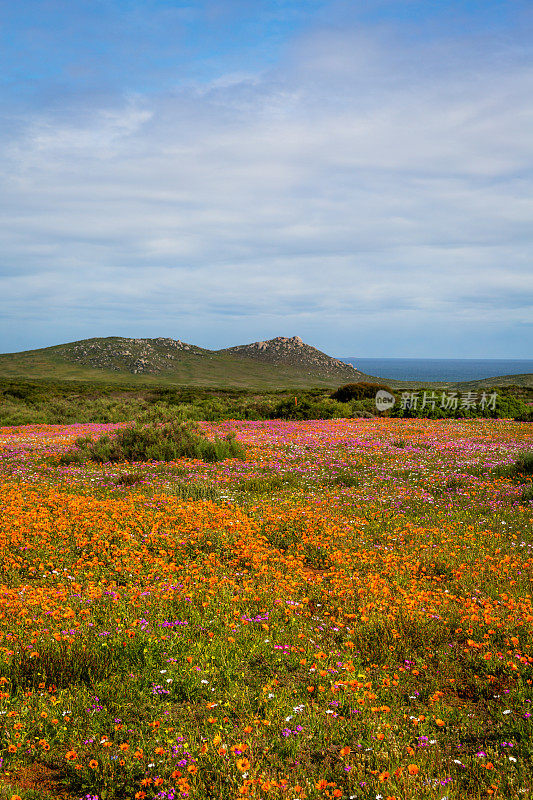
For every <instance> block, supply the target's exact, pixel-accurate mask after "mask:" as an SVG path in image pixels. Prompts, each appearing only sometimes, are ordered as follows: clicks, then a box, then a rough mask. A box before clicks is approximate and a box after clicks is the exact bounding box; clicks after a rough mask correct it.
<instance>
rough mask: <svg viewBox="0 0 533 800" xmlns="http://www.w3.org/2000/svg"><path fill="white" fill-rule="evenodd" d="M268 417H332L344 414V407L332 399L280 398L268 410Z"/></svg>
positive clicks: (340, 416)
mask: <svg viewBox="0 0 533 800" xmlns="http://www.w3.org/2000/svg"><path fill="white" fill-rule="evenodd" d="M269 416H270V419H334V418H335V417H337V418H342V417H345V416H346V407H345V406H343V405H341V404H340V403H336V402H334V401H333V400H329V399H326V400H322V401H318V402H317V401H313V400H308V399H306V398H303V399H298V402H297V403H295V402H294V399H293V398H290V399H287V400H282V401H281V402H280V403H278V404H277V405H275V406H274V408H273V409H272V410H271V411H270V414H269Z"/></svg>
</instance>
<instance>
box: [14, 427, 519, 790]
mask: <svg viewBox="0 0 533 800" xmlns="http://www.w3.org/2000/svg"><path fill="white" fill-rule="evenodd" d="M119 427H121V426H120V425H71V426H44V425H43V426H25V427H19V428H3V429H0V502H1V509H2V510H1V516H0V536H1V544H2V547H1V551H0V559H1V561H0V563H1V576H0V716H1V720H0V725H1V727H0V798H7V800H13V798H22V800H39V798H42V799H43V800H44V798H48V799H50V798H63V800H78V799H79V798H85V799H86V800H113V799H114V798H117V800H118V799H119V798H124V800H133V798H135V799H136V800H144V798H146V800H152V798H161V800H174V798H176V800H177V799H178V798H191V799H192V798H198V799H199V800H204V799H206V798H228V799H229V798H231V800H236V798H240V797H244V798H246V797H248V798H252V797H253V798H265V800H266V799H267V798H268V799H269V800H274V799H275V800H277V799H278V798H288V800H297V798H300V799H301V800H304V799H305V798H309V800H315V799H317V800H318V798H321V799H322V798H323V799H324V800H326V799H327V800H331V798H345V800H355V798H357V800H375V799H376V798H378V800H380V799H381V798H383V800H415V799H418V798H434V799H435V800H443V798H448V800H452V798H453V799H454V800H459V799H462V798H482V797H485V798H486V797H490V796H492V797H499V798H524V797H526V798H527V797H533V683H532V681H533V636H532V632H533V583H532V568H533V535H532V527H531V521H532V510H533V504H532V502H531V501H530V500H528V499H527V495H526V494H524V487H525V485H526V484H527V481H526V479H525V477H524V479H523V480H520V479H516V477H514V478H513V477H512V476H511V475H510V470H509V465H511V464H513V463H514V461H515V460H516V457H517V455H518V454H519V453H520V452H521V451H523V450H524V449H528V448H531V447H532V446H533V444H532V432H531V426H530V425H528V424H526V423H518V422H511V421H506V420H464V421H455V420H444V421H430V420H419V419H410V420H405V419H385V418H381V419H355V420H342V419H341V420H328V421H321V420H317V421H310V422H309V421H307V422H281V421H270V422H235V421H227V422H223V423H217V424H209V425H208V424H204V426H203V427H204V429H205V430H206V431H207V432H208V434H209V435H213V434H217V435H223V434H226V433H227V432H228V431H235V432H236V435H237V438H238V439H239V440H240V441H241V442H242V443H243V444H244V446H245V447H246V459H245V460H237V459H231V460H227V461H224V462H220V463H213V464H205V463H202V462H199V461H193V460H187V459H183V460H181V461H178V462H172V463H138V464H120V465H110V464H108V465H97V464H82V465H80V464H72V465H69V466H64V465H61V464H60V463H59V457H60V455H61V454H62V453H63V452H64V451H65V450H66V449H67V448H69V447H70V446H71V444H72V442H73V441H74V439H75V438H76V437H77V436H80V435H93V436H97V435H99V434H101V433H104V432H109V431H110V430H113V429H117V428H119ZM191 487H193V489H194V491H193V490H192V489H191ZM194 493H196V494H194Z"/></svg>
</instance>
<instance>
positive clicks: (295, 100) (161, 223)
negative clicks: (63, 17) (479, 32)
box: [0, 32, 533, 355]
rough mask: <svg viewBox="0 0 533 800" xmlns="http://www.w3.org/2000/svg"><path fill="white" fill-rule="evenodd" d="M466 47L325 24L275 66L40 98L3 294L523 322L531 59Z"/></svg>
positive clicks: (9, 190) (165, 314) (6, 207)
mask: <svg viewBox="0 0 533 800" xmlns="http://www.w3.org/2000/svg"><path fill="white" fill-rule="evenodd" d="M466 46H467V45H465V47H466ZM465 53H466V50H465V51H461V52H460V53H458V52H456V51H451V50H450V51H446V49H442V48H440V49H436V50H435V51H434V52H431V51H428V50H421V49H420V50H418V51H417V50H416V49H415V50H412V51H410V50H409V49H408V48H405V47H401V46H400V45H398V44H396V45H394V46H393V43H392V42H391V41H390V40H389V41H380V40H377V39H369V38H367V39H365V38H364V37H362V36H354V35H352V34H350V33H349V32H347V33H336V34H333V33H331V32H329V33H326V34H322V35H320V34H319V33H315V34H313V35H312V36H310V37H308V38H307V39H302V40H301V41H299V42H298V43H297V44H296V45H295V46H294V49H293V51H292V53H290V54H289V55H288V56H287V59H286V61H285V62H284V63H283V64H282V65H280V66H279V67H278V68H277V69H276V70H273V71H271V72H270V73H268V74H266V73H265V74H262V75H255V76H249V75H243V76H241V75H235V74H231V75H227V76H224V75H222V76H220V77H219V78H217V79H216V80H215V81H213V83H212V84H211V85H210V86H208V87H203V88H202V89H201V90H200V89H199V88H198V87H194V86H191V87H189V88H185V89H182V90H180V91H179V92H176V93H174V94H168V93H167V94H163V95H159V96H156V95H153V96H144V97H141V96H135V97H127V98H125V99H124V100H123V101H121V103H120V104H118V105H117V106H116V107H115V108H109V107H106V108H90V107H87V108H86V109H85V110H84V111H83V112H81V111H80V110H79V108H78V109H77V110H76V111H75V112H73V114H72V116H71V117H70V118H69V116H68V113H67V111H68V109H62V111H61V114H59V113H57V114H56V116H54V115H49V116H40V117H38V118H28V119H27V121H26V125H25V127H24V130H23V132H22V133H19V135H18V137H17V138H15V139H10V140H7V139H6V141H5V142H4V155H3V157H2V160H1V162H0V169H1V179H2V183H3V186H4V191H3V200H2V201H1V202H2V209H1V210H2V214H1V218H0V237H1V241H2V264H3V267H4V269H3V272H4V277H3V278H0V292H1V296H2V298H3V302H4V303H5V304H6V305H5V308H6V310H7V309H8V310H9V312H10V313H11V314H13V313H14V312H16V310H17V309H19V310H20V312H21V313H24V314H25V315H27V314H29V313H30V309H31V308H32V307H33V308H34V309H36V310H37V309H40V311H39V313H42V309H43V308H46V307H49V308H53V309H55V312H56V313H57V312H59V313H61V310H63V312H64V313H65V314H66V315H67V316H69V315H72V316H74V317H75V316H76V309H78V308H79V309H85V308H86V305H87V298H88V297H89V298H91V305H92V316H91V319H94V318H95V317H94V315H95V314H96V315H97V314H98V313H100V317H99V319H100V320H101V324H104V322H105V320H107V319H109V317H108V314H109V298H110V297H112V298H113V302H112V306H113V309H114V312H113V313H114V320H115V321H117V320H118V322H119V324H120V321H121V320H123V321H124V323H126V322H127V323H128V324H130V321H131V318H132V314H133V313H134V311H135V309H137V310H138V315H139V317H142V318H143V319H145V320H146V319H152V320H153V323H154V326H156V325H157V321H158V320H169V319H171V318H172V317H174V318H175V317H176V315H178V314H179V315H180V324H181V325H183V327H184V328H185V329H188V328H190V329H192V328H193V327H194V325H195V324H197V323H198V320H199V318H202V319H203V320H204V327H207V328H210V329H212V330H216V327H217V319H219V318H224V319H227V318H228V316H229V317H231V309H232V308H233V309H234V310H235V316H236V317H239V318H242V317H246V318H247V319H248V326H249V331H250V333H249V336H248V338H250V339H253V338H263V336H265V335H267V334H268V333H269V332H270V331H266V332H263V331H261V330H260V329H259V325H260V324H263V323H264V320H265V319H266V318H272V324H276V325H277V324H281V323H282V322H284V321H285V322H287V323H289V322H290V324H291V326H292V327H294V325H296V324H297V323H301V322H302V315H303V317H305V320H306V322H305V324H306V330H308V331H310V332H311V333H312V331H313V324H314V325H315V328H316V330H317V331H319V330H320V329H321V326H322V325H323V322H324V320H326V319H328V320H329V319H332V318H336V319H337V325H338V328H339V330H342V331H343V332H344V333H343V334H342V335H343V336H344V335H345V332H346V330H348V329H349V330H351V331H352V332H353V334H354V335H355V334H356V333H357V331H358V330H359V329H358V327H357V325H358V324H359V323H358V322H355V321H354V317H355V315H357V319H358V320H363V321H364V320H376V319H377V318H380V319H386V318H387V315H388V319H389V320H391V321H393V322H394V324H398V320H399V319H401V314H402V313H404V314H405V315H409V318H410V319H412V318H415V319H416V315H417V314H418V315H419V319H420V321H421V322H423V321H425V320H428V319H429V320H430V321H431V319H433V321H434V322H440V324H449V323H453V324H462V323H464V322H465V320H469V321H470V322H476V321H477V322H478V323H481V322H483V321H484V320H488V319H489V317H490V319H491V320H492V321H494V319H497V320H498V321H499V322H500V323H501V324H505V325H507V326H512V325H516V324H519V323H523V322H527V319H528V314H529V315H530V307H528V301H527V296H528V290H529V291H530V290H531V282H530V264H531V256H532V255H533V233H532V228H531V219H532V218H533V200H532V197H533V194H532V188H533V187H532V183H533V179H532V173H531V166H532V163H531V161H532V152H531V141H533V112H532V111H531V108H530V104H529V102H528V98H529V97H531V94H532V91H533V70H531V69H529V68H528V67H527V66H526V65H524V64H523V62H522V60H521V58H520V57H518V56H517V57H516V58H513V57H512V55H513V54H512V53H511V54H509V53H506V57H505V61H504V63H502V62H501V60H498V59H495V60H494V61H493V63H491V58H490V54H487V53H479V52H478V53H476V52H475V51H474V52H468V54H467V55H465ZM98 309H101V311H100V312H98ZM36 313H37V312H36ZM193 317H194V319H195V322H194V324H192V323H191V322H190V319H191V318H193ZM406 318H407V317H406ZM313 320H314V322H313ZM293 322H294V325H293V324H292V323H293ZM393 322H391V324H393ZM165 324H166V323H165ZM361 324H363V323H361ZM350 326H351V327H350ZM279 332H280V333H283V332H284V331H283V330H279ZM293 332H298V331H297V330H294V331H293ZM174 333H175V335H176V336H180V337H181V338H187V333H186V330H181V329H176V330H175V331H174ZM317 336H318V334H317ZM328 336H329V338H328ZM73 338H74V337H73ZM315 342H317V343H319V344H323V346H327V345H329V349H330V350H331V349H334V350H336V351H337V352H346V348H345V347H342V346H341V344H340V337H339V339H338V340H336V339H335V334H334V332H333V331H331V332H330V333H329V334H324V332H323V330H322V332H321V333H320V335H319V336H318V338H316V337H315ZM228 343H230V342H228ZM4 349H10V348H9V345H8V344H7V342H6V345H5V348H4ZM487 354H488V355H490V353H487Z"/></svg>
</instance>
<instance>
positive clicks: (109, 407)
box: [0, 380, 533, 426]
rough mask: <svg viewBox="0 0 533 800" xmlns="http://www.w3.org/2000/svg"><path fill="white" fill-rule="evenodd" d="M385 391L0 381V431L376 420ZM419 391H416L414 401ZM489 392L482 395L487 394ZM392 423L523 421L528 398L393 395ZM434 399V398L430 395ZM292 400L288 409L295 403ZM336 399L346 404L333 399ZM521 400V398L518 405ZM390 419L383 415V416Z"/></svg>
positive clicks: (530, 393)
mask: <svg viewBox="0 0 533 800" xmlns="http://www.w3.org/2000/svg"><path fill="white" fill-rule="evenodd" d="M380 388H381V389H385V390H387V391H390V390H389V389H388V387H387V386H385V385H382V384H378V383H371V382H368V381H365V382H361V383H358V384H347V385H346V386H341V387H339V389H337V390H336V391H335V392H333V394H332V393H331V391H330V390H329V389H309V390H298V391H297V392H294V390H293V391H290V390H280V391H254V390H244V389H203V388H187V387H184V388H179V387H177V388H168V387H144V388H143V387H124V388H121V387H117V386H111V385H109V386H107V385H102V386H100V385H98V386H97V385H94V384H89V383H86V384H77V383H69V382H67V381H64V382H59V381H58V382H56V383H45V382H42V383H37V382H35V383H24V382H17V381H8V380H3V381H0V426H4V425H5V426H7V425H29V424H43V423H45V424H70V423H74V422H77V423H84V422H100V423H115V422H131V421H133V420H135V421H137V422H139V423H141V424H145V423H150V422H168V421H176V420H207V421H217V420H221V419H240V420H264V419H295V420H298V419H331V418H332V417H356V416H368V415H375V414H376V413H377V411H376V408H375V404H374V398H375V395H376V392H377V391H378V389H380ZM423 391H424V390H423V389H421V390H419V396H420V398H421V397H422V395H423ZM490 391H492V390H487V393H489V392H490ZM392 393H393V394H395V396H396V398H397V400H396V405H395V407H394V409H393V412H392V415H393V416H426V417H427V416H429V417H433V418H443V417H453V416H455V417H461V416H462V417H465V416H469V417H472V416H482V415H486V416H499V417H511V418H513V419H519V420H524V421H527V420H531V419H532V417H533V415H532V412H531V411H530V409H529V407H528V406H527V405H526V403H525V402H524V400H525V399H528V398H531V397H533V390H531V389H526V388H525V387H513V388H502V389H498V390H497V393H498V403H497V407H496V411H495V412H492V411H491V410H490V409H487V410H486V411H485V412H482V411H481V410H480V409H479V408H477V409H472V410H469V411H465V410H462V409H460V408H459V409H458V410H457V412H454V411H453V410H450V409H440V408H439V405H440V404H439V403H437V404H436V406H437V407H436V408H435V410H432V409H431V408H430V407H427V408H424V409H422V408H420V405H421V403H420V402H419V404H418V408H417V409H411V410H406V411H402V409H401V394H402V392H401V391H399V390H394V392H392ZM436 394H437V395H438V396H439V398H440V394H441V392H440V391H439V392H436ZM295 396H296V402H295ZM340 398H346V399H343V400H341V399H340ZM522 398H523V399H522ZM387 413H390V412H387Z"/></svg>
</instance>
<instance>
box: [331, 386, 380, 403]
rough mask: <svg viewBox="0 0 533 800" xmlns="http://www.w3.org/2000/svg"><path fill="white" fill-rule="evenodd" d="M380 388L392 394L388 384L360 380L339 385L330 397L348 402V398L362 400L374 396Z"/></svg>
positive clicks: (341, 401)
mask: <svg viewBox="0 0 533 800" xmlns="http://www.w3.org/2000/svg"><path fill="white" fill-rule="evenodd" d="M380 389H382V390H384V391H386V392H390V393H391V394H393V392H392V389H391V388H390V386H386V385H385V384H383V383H370V382H369V381H361V382H360V383H347V384H345V385H344V386H339V388H338V389H336V390H335V391H334V392H333V394H331V395H330V397H331V399H332V400H338V401H339V402H340V403H349V402H350V400H364V399H367V398H372V397H375V396H376V392H378V391H379V390H380Z"/></svg>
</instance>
